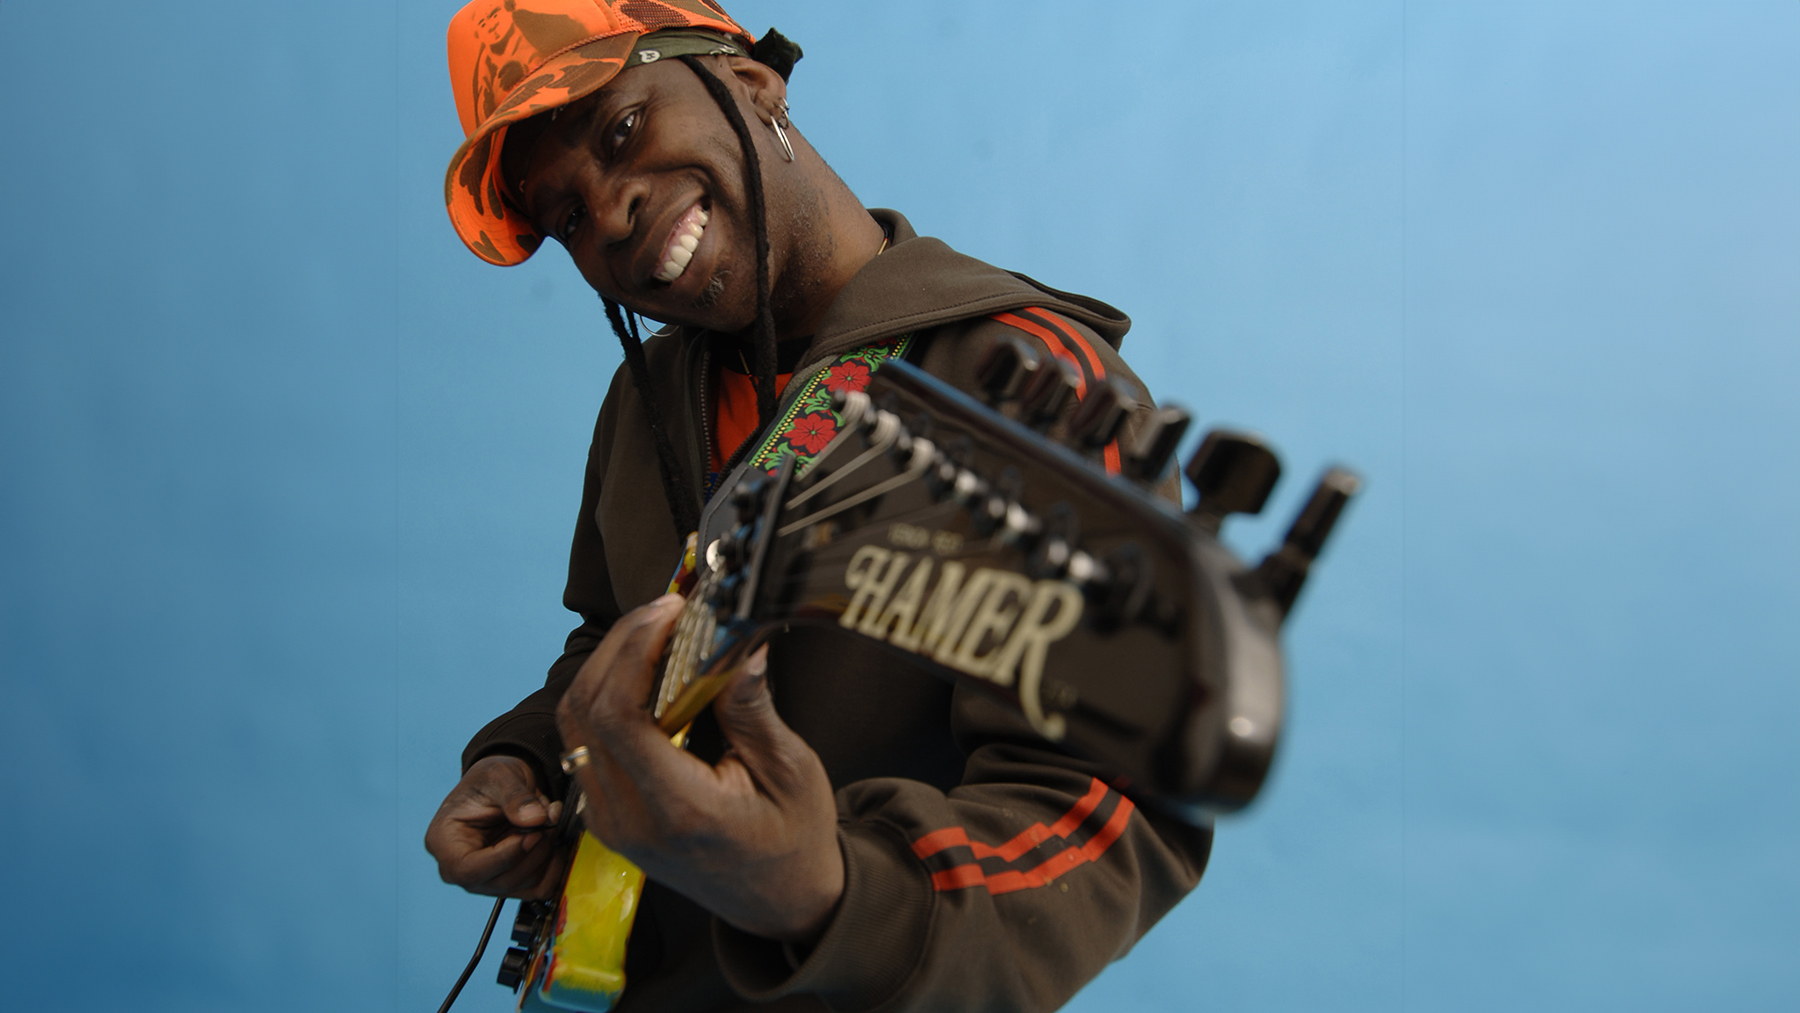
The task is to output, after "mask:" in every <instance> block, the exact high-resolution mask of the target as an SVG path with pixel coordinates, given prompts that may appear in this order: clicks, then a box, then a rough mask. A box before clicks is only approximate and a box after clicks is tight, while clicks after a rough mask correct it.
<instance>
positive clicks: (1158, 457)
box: [1125, 405, 1194, 484]
mask: <svg viewBox="0 0 1800 1013" xmlns="http://www.w3.org/2000/svg"><path fill="white" fill-rule="evenodd" d="M1193 421H1194V420H1193V416H1191V415H1189V414H1188V413H1187V412H1186V411H1184V410H1182V409H1180V408H1177V407H1175V406H1173V405H1170V406H1169V407H1167V408H1158V409H1157V410H1156V411H1155V412H1154V413H1153V414H1152V415H1151V416H1150V422H1149V424H1148V425H1146V426H1145V427H1144V429H1143V431H1142V432H1140V433H1138V438H1137V440H1136V441H1134V442H1133V443H1132V446H1131V452H1130V453H1129V454H1127V455H1126V456H1125V470H1126V472H1127V473H1129V474H1130V475H1131V477H1132V478H1135V479H1137V480H1138V481H1140V482H1147V483H1152V484H1154V483H1155V482H1156V481H1157V480H1158V479H1160V478H1162V476H1163V472H1164V471H1166V470H1168V467H1169V460H1170V458H1173V457H1174V456H1175V449H1176V448H1177V447H1179V446H1180V445H1181V438H1182V437H1183V436H1186V435H1187V431H1188V426H1189V425H1190V424H1192V422H1193Z"/></svg>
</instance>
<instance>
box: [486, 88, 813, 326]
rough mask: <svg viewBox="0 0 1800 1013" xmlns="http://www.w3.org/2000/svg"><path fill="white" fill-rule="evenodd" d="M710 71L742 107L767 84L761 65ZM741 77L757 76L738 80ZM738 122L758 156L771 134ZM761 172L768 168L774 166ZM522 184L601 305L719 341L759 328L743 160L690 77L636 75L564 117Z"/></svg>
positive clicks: (748, 113) (530, 208)
mask: <svg viewBox="0 0 1800 1013" xmlns="http://www.w3.org/2000/svg"><path fill="white" fill-rule="evenodd" d="M707 64H708V69H710V70H712V71H713V72H714V74H715V75H716V76H718V77H719V78H720V79H721V80H723V81H724V82H725V83H726V86H727V87H728V88H731V90H732V91H733V93H734V94H736V93H740V92H745V91H746V88H745V87H743V85H744V83H745V80H746V77H745V75H748V78H749V79H750V85H751V86H752V87H754V86H755V85H756V84H758V83H759V82H758V80H756V79H757V78H758V77H759V68H761V65H760V64H755V63H752V62H750V61H741V62H740V61H731V62H727V61H726V60H725V59H724V58H712V59H708V60H707ZM741 65H747V67H746V68H745V69H744V70H742V71H740V72H739V73H736V74H734V66H741ZM761 69H763V70H766V68H761ZM769 73H770V74H772V72H769ZM774 80H775V81H777V82H778V81H779V80H780V79H779V78H778V77H776V78H774ZM760 83H762V84H767V82H760ZM739 109H740V110H741V111H742V112H743V114H744V119H745V121H746V122H747V123H748V124H749V125H750V127H751V136H752V137H758V140H759V143H760V141H761V138H760V137H759V136H758V135H759V134H760V133H767V132H768V131H766V130H760V131H759V130H758V127H760V126H761V123H760V121H758V120H757V119H756V118H755V116H756V113H755V110H753V109H752V108H750V107H749V106H748V105H747V104H746V103H744V102H740V103H739ZM519 154H521V155H523V154H524V153H523V152H520V153H519ZM777 157H779V156H777ZM762 164H763V165H764V166H768V165H769V164H770V163H769V159H768V158H767V157H766V156H765V157H763V158H762ZM766 171H767V170H766V169H765V172H766ZM522 178H523V204H524V208H525V211H526V213H527V214H528V215H530V217H531V220H532V222H533V223H534V224H535V225H536V226H537V227H538V229H540V230H541V231H542V232H543V233H544V234H545V235H546V236H549V237H551V238H553V239H555V240H557V241H558V242H561V243H562V244H563V246H565V247H566V248H567V249H568V251H569V255H570V256H571V257H572V258H574V261H575V266H576V267H577V268H579V269H580V271H581V274H582V277H584V278H586V279H587V282H588V284H589V285H591V286H593V288H594V290H595V291H597V292H599V293H600V294H602V295H604V296H607V297H608V298H611V299H614V300H616V301H618V302H620V303H623V304H624V305H626V306H628V307H630V308H631V309H634V310H637V311H638V312H640V313H642V314H644V315H645V316H648V317H652V318H654V319H657V320H663V321H668V322H672V323H682V324H688V325H691V326H698V327H706V328H710V329H713V330H719V331H739V330H743V329H744V328H746V327H748V326H749V325H750V323H751V321H752V318H753V317H754V315H755V305H756V291H755V287H756V262H755V259H754V258H755V249H756V237H755V232H754V230H753V229H752V228H751V224H750V213H749V203H748V200H747V197H746V195H745V190H744V178H743V155H742V152H741V150H740V149H739V147H738V139H737V135H736V134H735V133H734V132H733V131H732V129H731V125H730V124H729V123H727V122H726V120H725V117H724V114H723V113H722V112H721V111H720V109H719V107H718V105H717V104H716V103H715V102H714V101H713V99H712V96H711V95H710V94H709V93H708V92H707V90H706V88H705V86H704V85H703V84H702V83H701V81H700V79H699V78H698V77H697V76H696V75H695V74H694V72H693V71H692V70H690V69H689V68H688V67H687V66H685V65H683V64H681V63H680V62H679V61H677V60H666V61H661V62H658V63H654V64H649V65H646V66H641V67H634V68H632V69H630V70H627V71H625V72H624V73H621V74H620V75H619V76H618V77H616V78H614V79H613V80H612V81H611V82H610V83H608V84H607V86H606V87H605V88H602V89H600V90H599V91H598V92H596V93H594V94H593V95H590V96H588V97H587V98H585V99H583V100H581V101H579V102H576V103H573V104H571V105H569V106H567V107H565V108H564V109H562V110H561V111H560V112H559V113H558V114H557V117H556V119H555V120H553V121H552V122H550V124H549V125H548V126H547V127H546V128H545V129H544V133H543V136H542V140H540V141H539V142H538V143H537V145H536V147H535V149H533V150H532V151H531V152H530V154H529V158H528V161H527V163H526V167H525V169H524V171H523V177H522ZM778 191H779V187H778V186H777V185H776V184H775V183H774V182H770V183H769V184H768V185H767V186H766V187H765V193H766V194H768V201H769V204H770V205H771V213H770V222H771V226H772V231H773V226H774V223H775V222H776V221H777V220H778V219H779V218H781V217H782V216H779V215H777V214H775V213H774V210H773V208H774V205H775V204H776V203H777V201H778ZM774 241H775V237H774V236H773V235H771V243H772V244H773V243H774ZM690 246H691V247H692V250H691V252H688V251H687V250H686V248H687V247H690ZM775 259H776V260H777V262H779V260H780V254H779V253H777V254H776V258H775Z"/></svg>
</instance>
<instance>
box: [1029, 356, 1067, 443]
mask: <svg viewBox="0 0 1800 1013" xmlns="http://www.w3.org/2000/svg"><path fill="white" fill-rule="evenodd" d="M1079 383H1080V379H1079V378H1078V377H1076V375H1075V371H1074V370H1072V369H1070V368H1069V365H1068V363H1066V362H1063V361H1062V360H1060V359H1051V360H1050V362H1049V363H1048V364H1047V365H1045V366H1044V367H1043V368H1042V369H1039V370H1038V371H1037V373H1036V374H1034V375H1033V376H1032V378H1031V382H1029V383H1027V384H1026V385H1025V389H1024V391H1023V393H1021V394H1020V395H1019V409H1020V417H1021V418H1022V419H1023V420H1024V422H1025V424H1026V425H1028V426H1030V427H1031V428H1033V429H1037V430H1044V429H1048V428H1049V427H1050V424H1051V423H1052V422H1055V421H1056V417H1057V416H1058V415H1061V414H1062V410H1063V408H1064V407H1066V406H1067V405H1069V404H1071V403H1072V402H1074V401H1075V399H1076V394H1075V389H1076V386H1077V385H1078V384H1079Z"/></svg>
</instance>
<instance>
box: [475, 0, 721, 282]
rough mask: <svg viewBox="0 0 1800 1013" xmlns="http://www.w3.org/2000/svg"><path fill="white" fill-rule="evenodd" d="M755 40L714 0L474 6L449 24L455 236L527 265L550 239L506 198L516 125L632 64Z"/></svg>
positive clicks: (553, 0)
mask: <svg viewBox="0 0 1800 1013" xmlns="http://www.w3.org/2000/svg"><path fill="white" fill-rule="evenodd" d="M652 32H655V33H658V34H657V36H656V38H655V39H654V40H652V42H651V44H649V45H646V46H640V45H639V42H640V40H641V39H642V38H643V37H644V36H647V35H649V34H650V33H652ZM754 41H755V40H754V39H752V38H751V36H750V34H749V33H748V32H746V31H744V30H743V28H741V27H739V26H738V23H737V22H735V21H733V20H731V16H730V15H728V14H726V13H725V11H724V10H723V9H722V8H720V7H719V6H718V5H717V4H715V3H713V2H712V0H474V2H473V3H470V4H469V5H468V6H467V7H464V8H463V9H462V10H460V11H458V12H457V13H456V16H455V17H453V18H451V19H450V32H449V42H450V87H451V89H452V90H453V91H455V93H456V114H457V116H458V117H459V118H461V120H462V128H463V136H464V137H465V138H466V140H464V141H463V144H462V147H460V148H457V149H456V154H455V155H454V156H452V157H451V159H450V169H449V171H448V172H447V173H445V174H444V203H445V205H446V206H447V207H448V208H449V210H450V221H451V223H452V224H453V225H455V226H456V234H457V235H458V236H461V237H462V241H463V242H464V243H465V244H467V245H468V247H469V249H471V250H473V251H474V252H475V255H476V256H478V257H480V258H481V259H483V260H485V261H488V262H489V263H493V264H503V265H505V264H518V263H521V262H523V261H524V260H525V258H527V257H529V256H531V254H532V253H533V252H534V251H536V250H537V248H538V245H539V244H541V243H542V242H543V241H544V237H543V235H542V234H540V233H539V232H538V231H537V229H536V228H534V227H533V226H532V224H531V222H529V221H528V220H526V218H525V216H524V215H523V214H521V213H519V211H518V210H516V209H515V208H513V207H512V205H510V204H508V203H507V202H506V200H504V199H503V198H502V196H501V193H502V190H503V188H504V182H503V180H502V179H501V177H500V148H501V146H502V145H503V144H504V143H505V142H506V128H507V125H508V124H511V123H517V122H518V121H520V120H523V119H527V118H529V117H532V116H535V115H537V114H538V113H541V112H545V111H547V110H550V109H555V108H557V107H559V106H565V105H568V104H569V103H571V102H574V101H575V100H577V99H580V98H582V97H583V96H586V95H590V94H592V93H594V92H595V91H598V90H599V89H600V88H601V87H602V86H604V85H605V84H606V83H607V82H608V81H611V80H612V79H613V77H614V76H616V75H617V74H618V73H619V71H621V70H624V69H625V68H626V67H630V66H636V65H638V64H642V63H653V62H655V61H656V60H659V59H662V58H663V57H665V56H679V55H686V54H699V53H729V54H734V55H740V56H743V55H749V53H750V49H751V46H752V45H753V44H754Z"/></svg>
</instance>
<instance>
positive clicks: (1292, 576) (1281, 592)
mask: <svg viewBox="0 0 1800 1013" xmlns="http://www.w3.org/2000/svg"><path fill="white" fill-rule="evenodd" d="M1361 488H1362V480H1361V479H1359V478H1357V477H1356V476H1355V475H1354V474H1352V473H1351V472H1348V471H1346V470H1344V469H1343V468H1332V469H1330V470H1329V471H1327V472H1325V474H1324V475H1323V476H1322V477H1320V479H1319V484H1318V485H1316V486H1314V487H1313V493H1312V496H1310V497H1308V498H1307V501H1306V505H1305V506H1304V507H1301V508H1300V514H1299V516H1297V517H1295V518H1294V523H1293V526H1292V527H1290V528H1288V533H1287V537H1286V538H1284V539H1282V542H1281V548H1279V549H1276V550H1275V551H1274V552H1271V553H1270V554H1269V555H1268V557H1267V558H1265V559H1264V560H1263V561H1262V563H1261V564H1260V565H1258V566H1257V568H1256V572H1257V575H1258V576H1260V577H1261V578H1262V580H1263V585H1264V586H1265V587H1267V588H1268V589H1269V596H1270V597H1271V598H1273V599H1274V600H1275V607H1276V608H1277V609H1279V610H1280V611H1281V615H1282V616H1283V617H1284V618H1285V617H1286V616H1287V614H1288V611H1289V610H1290V609H1292V608H1293V607H1294V599H1295V598H1297V597H1299V595H1300V588H1301V587H1303V586H1305V584H1306V575H1307V573H1308V572H1309V571H1310V570H1311V568H1312V563H1313V560H1315V559H1317V558H1318V556H1319V552H1320V550H1321V549H1323V548H1324V547H1325V540H1326V539H1327V538H1329V537H1331V529H1332V527H1334V526H1335V525H1336V524H1337V519H1338V515H1339V514H1341V513H1343V511H1344V507H1345V506H1346V505H1347V504H1349V502H1350V498H1351V497H1352V496H1355V495H1356V493H1357V492H1358V491H1359V490H1360V489H1361Z"/></svg>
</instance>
